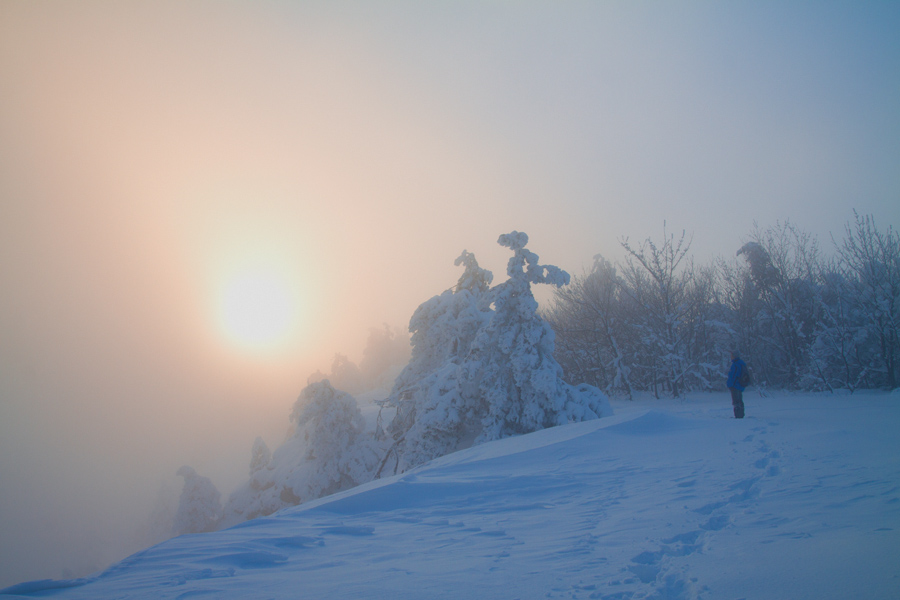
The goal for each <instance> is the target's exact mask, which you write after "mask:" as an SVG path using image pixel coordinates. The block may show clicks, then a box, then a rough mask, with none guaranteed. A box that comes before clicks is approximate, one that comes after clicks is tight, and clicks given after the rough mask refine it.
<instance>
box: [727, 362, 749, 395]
mask: <svg viewBox="0 0 900 600" xmlns="http://www.w3.org/2000/svg"><path fill="white" fill-rule="evenodd" d="M746 366H747V363H745V362H744V361H742V360H741V359H739V358H735V359H734V360H732V361H731V370H730V371H728V382H727V383H726V384H725V386H726V387H728V388H737V389H739V390H741V391H742V392H743V391H744V386H742V385H740V384H739V383H738V381H740V379H741V373H743V372H744V367H746Z"/></svg>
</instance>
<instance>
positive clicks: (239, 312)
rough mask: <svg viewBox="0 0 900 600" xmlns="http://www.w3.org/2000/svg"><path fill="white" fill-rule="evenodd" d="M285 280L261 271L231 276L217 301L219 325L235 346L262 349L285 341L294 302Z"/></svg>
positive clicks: (293, 314)
mask: <svg viewBox="0 0 900 600" xmlns="http://www.w3.org/2000/svg"><path fill="white" fill-rule="evenodd" d="M293 296H294V295H293V294H292V293H291V289H290V286H289V285H288V283H287V282H286V280H285V279H284V278H282V277H280V276H278V275H277V274H275V273H272V272H267V271H264V270H258V271H249V272H243V273H240V274H237V275H235V276H233V277H232V278H231V279H230V280H229V281H228V282H227V283H226V285H225V286H224V289H223V291H222V294H221V299H220V321H221V324H222V327H223V328H224V330H225V332H226V333H227V334H228V336H229V337H230V338H231V339H232V340H233V341H235V342H237V343H238V344H240V345H242V346H245V347H249V348H253V349H264V348H267V347H271V346H274V345H276V344H277V343H278V342H280V341H282V340H283V339H284V338H285V337H287V335H288V333H289V330H290V328H291V325H292V322H293V320H294V316H295V313H296V302H295V300H294V297H293Z"/></svg>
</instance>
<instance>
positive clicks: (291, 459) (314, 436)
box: [224, 380, 378, 525]
mask: <svg viewBox="0 0 900 600" xmlns="http://www.w3.org/2000/svg"><path fill="white" fill-rule="evenodd" d="M290 420H291V422H292V423H293V424H294V427H295V428H294V431H293V433H292V435H291V436H290V438H288V440H287V441H286V442H285V443H284V444H283V445H282V446H281V447H279V448H278V449H277V450H276V451H275V453H274V454H270V453H269V449H268V447H266V445H265V443H264V442H263V441H262V440H261V439H257V440H256V442H254V444H253V451H252V457H251V463H250V479H249V481H248V482H247V483H246V484H244V485H243V486H242V487H240V488H239V489H238V490H237V491H236V492H234V493H233V494H232V495H231V497H230V498H229V499H228V503H227V505H226V507H225V517H224V523H225V524H226V525H231V524H234V523H238V522H241V521H244V520H248V519H253V518H255V517H259V516H263V515H268V514H271V513H273V512H275V511H276V510H279V509H281V508H284V507H286V506H294V505H297V504H300V503H301V502H306V501H308V500H313V499H315V498H321V497H322V496H327V495H329V494H333V493H335V492H339V491H341V490H345V489H348V488H351V487H354V486H356V485H359V484H360V483H364V482H366V481H369V480H370V479H371V478H372V476H373V473H374V470H375V467H376V466H377V464H378V453H377V452H376V446H375V441H374V438H373V436H372V434H371V433H367V432H366V431H365V420H364V419H363V416H362V413H361V412H360V410H359V407H358V406H357V403H356V400H355V399H354V398H353V396H351V395H350V394H347V393H346V392H342V391H340V390H336V389H334V387H332V385H331V383H329V382H328V381H327V380H325V381H320V382H316V383H312V384H310V385H308V386H307V387H306V388H305V389H304V390H303V391H302V392H301V393H300V397H299V398H298V399H297V402H296V403H295V404H294V407H293V410H292V412H291V416H290Z"/></svg>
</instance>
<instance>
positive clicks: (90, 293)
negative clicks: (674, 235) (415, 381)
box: [0, 0, 900, 585]
mask: <svg viewBox="0 0 900 600" xmlns="http://www.w3.org/2000/svg"><path fill="white" fill-rule="evenodd" d="M898 32H900V3H895V2H860V1H853V2H827V1H816V2H783V1H777V2H774V1H773V2H765V1H753V2H705V1H696V2H682V3H672V2H667V3H662V2H546V3H534V2H512V1H509V2H443V3H438V2H418V1H416V2H413V1H410V2H386V3H376V2H360V3H343V2H331V1H329V2H282V3H275V2H266V3H263V2H254V3H197V2H194V3H183V2H175V3H161V2H147V3H136V2H134V3H124V2H108V3H84V2H80V3H62V2H31V1H28V2H26V1H21V2H13V1H9V0H7V1H5V2H2V3H0V585H3V584H10V583H14V582H16V581H19V580H22V579H31V578H38V577H58V576H60V574H61V571H62V569H63V568H69V569H72V570H73V571H75V572H79V571H85V570H87V569H89V568H90V567H91V566H92V565H96V566H103V564H104V562H105V561H108V560H112V559H113V558H115V557H116V556H117V554H116V553H117V552H124V551H129V550H133V549H135V548H133V547H132V546H133V545H134V544H135V543H137V542H134V541H131V539H130V538H129V536H131V531H132V530H133V529H134V528H135V527H134V524H135V523H137V522H138V521H141V520H145V519H146V515H147V513H148V512H149V510H150V507H151V505H152V503H153V499H154V497H155V495H156V493H157V490H158V488H159V486H160V483H161V482H164V481H169V480H172V478H173V476H174V472H175V471H176V470H177V469H178V467H180V466H181V465H182V464H185V463H187V464H190V465H192V466H193V467H194V468H196V469H197V470H198V472H200V473H201V474H204V475H208V476H210V477H211V478H212V479H213V480H214V482H215V483H217V484H218V485H219V486H220V489H221V490H222V492H223V494H226V495H227V493H228V492H230V491H231V489H233V487H234V486H235V485H236V484H237V483H238V482H239V481H240V480H241V479H242V478H244V477H246V468H247V464H248V463H249V457H250V447H251V444H252V442H253V439H254V438H255V437H256V436H257V435H260V434H262V435H263V436H264V437H265V438H266V440H267V441H268V442H269V445H270V446H272V447H275V446H277V445H278V442H279V441H280V440H279V439H278V436H279V435H280V434H281V433H283V431H284V430H285V429H286V428H287V425H288V421H287V417H288V413H289V409H290V405H291V404H292V402H293V401H294V399H295V398H296V396H297V394H298V393H299V392H300V390H301V389H302V387H303V385H304V384H305V381H306V378H307V376H308V375H309V374H310V373H311V372H312V371H315V370H316V369H322V370H323V371H325V370H327V369H328V367H329V366H330V362H331V358H332V356H333V355H334V353H335V352H343V353H345V354H348V355H350V357H351V358H352V359H354V360H358V359H359V358H360V353H361V351H362V347H363V344H364V341H365V339H366V334H367V331H368V329H369V328H370V327H375V326H380V325H381V324H382V323H385V322H386V323H388V324H391V325H397V326H405V325H406V323H407V321H408V319H409V316H410V315H411V314H412V311H413V310H414V309H415V307H416V306H418V304H420V303H421V302H422V301H424V300H426V299H427V298H428V297H430V296H432V295H434V294H437V293H440V292H441V291H443V290H445V289H447V288H448V287H450V286H452V285H453V284H454V283H455V281H456V279H457V277H458V275H459V270H458V269H457V268H456V267H454V266H453V260H454V259H455V258H456V257H457V256H458V255H459V254H460V252H461V251H462V250H463V249H467V250H469V251H471V252H474V253H475V255H476V256H477V257H478V258H479V260H480V262H481V263H482V264H483V265H485V266H487V267H488V268H491V269H492V270H494V273H495V277H496V279H495V280H497V281H500V280H502V279H503V275H504V265H505V261H506V258H507V255H508V253H507V252H506V251H505V250H504V249H503V248H500V247H499V246H497V245H496V240H497V237H498V236H499V234H501V233H507V232H509V231H512V230H514V229H515V230H520V231H525V232H527V233H528V234H529V235H530V237H531V243H530V245H529V247H530V248H531V249H532V250H533V251H535V252H537V253H538V254H540V256H541V258H542V259H543V261H544V262H546V263H550V264H555V265H558V266H560V267H562V268H564V269H567V270H569V271H570V272H573V273H579V272H581V270H582V268H584V267H587V266H589V265H590V263H591V261H592V257H593V256H594V255H595V254H597V253H602V254H604V255H605V256H607V257H609V258H613V259H615V258H618V257H619V256H621V253H620V251H619V247H618V241H619V240H620V239H621V238H623V237H625V236H628V237H630V238H631V240H632V241H635V240H642V239H644V238H646V237H648V236H652V237H656V238H659V236H660V235H661V234H662V228H663V222H664V221H665V222H666V224H667V228H668V230H669V231H674V232H680V231H681V230H687V232H688V233H689V234H693V240H694V241H693V254H694V256H695V258H697V259H698V260H700V261H701V262H705V261H707V260H710V259H711V258H713V257H714V256H716V255H728V256H730V255H733V254H734V252H735V251H736V250H737V248H738V247H740V245H741V243H742V240H745V239H746V236H747V234H748V232H749V229H750V226H751V223H752V222H753V221H754V220H756V221H758V222H759V223H760V225H762V226H768V225H772V224H774V223H775V221H776V220H782V221H783V220H786V219H789V220H791V221H793V222H794V223H795V224H796V225H798V226H799V227H800V228H801V229H804V230H806V231H810V232H812V233H815V234H816V235H818V236H819V239H820V242H821V243H822V245H823V247H825V248H826V249H827V248H828V246H829V244H830V238H829V234H830V233H831V232H833V233H835V234H837V235H840V234H841V232H842V230H843V226H844V224H845V223H846V222H847V221H848V220H851V219H852V218H853V213H852V210H853V209H854V208H855V209H857V210H858V211H859V212H860V213H862V214H872V215H874V217H875V219H876V223H877V224H878V225H879V226H880V227H882V228H884V227H886V226H887V225H893V226H894V227H895V228H896V227H898V226H900V197H898V196H900V195H898V191H900V35H898ZM260 272H266V273H270V274H272V276H273V277H275V278H277V279H279V280H280V281H282V282H283V285H284V288H285V290H286V293H288V294H289V297H290V298H291V303H292V304H291V306H292V307H293V311H294V312H293V316H294V319H293V321H291V323H290V326H289V328H288V329H287V330H286V333H285V335H284V336H283V338H282V339H281V340H279V343H277V344H274V345H272V346H271V347H268V348H264V349H262V350H260V348H257V347H250V346H248V345H246V344H241V343H237V342H235V341H234V340H233V339H232V338H231V337H229V335H228V332H227V331H225V330H224V329H223V326H222V323H221V318H220V314H219V313H220V306H221V303H222V298H223V294H224V293H225V291H224V290H225V289H226V288H227V286H228V285H229V284H230V282H232V281H234V279H235V278H236V277H238V276H240V275H241V274H242V273H260ZM138 524H139V523H138ZM85 548H87V551H84V549H85ZM81 554H83V555H84V558H80V559H75V558H73V557H75V556H78V555H81ZM79 561H81V562H79Z"/></svg>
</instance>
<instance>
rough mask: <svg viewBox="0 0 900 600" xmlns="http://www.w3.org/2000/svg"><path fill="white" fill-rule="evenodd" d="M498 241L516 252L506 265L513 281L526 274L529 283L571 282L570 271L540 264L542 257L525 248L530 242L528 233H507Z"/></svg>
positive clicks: (560, 284) (555, 283)
mask: <svg viewBox="0 0 900 600" xmlns="http://www.w3.org/2000/svg"><path fill="white" fill-rule="evenodd" d="M497 243H498V244H500V245H501V246H506V247H507V248H509V249H510V250H512V251H513V252H514V254H513V256H512V258H510V259H509V263H508V264H507V267H506V273H507V274H508V275H509V277H510V279H511V280H512V281H520V280H522V279H523V277H522V275H523V274H524V276H525V277H524V281H525V282H527V283H547V284H550V285H555V286H556V287H562V286H564V285H567V284H568V283H569V274H568V273H566V272H565V271H563V270H562V269H560V268H559V267H554V266H553V265H541V264H538V260H539V259H540V257H539V256H538V255H537V254H535V253H534V252H532V251H531V250H526V249H525V245H526V244H528V234H527V233H523V232H521V231H513V232H512V233H505V234H503V235H501V236H500V238H499V239H498V240H497Z"/></svg>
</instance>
